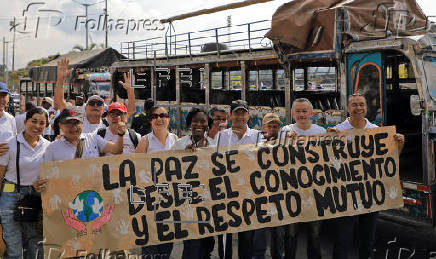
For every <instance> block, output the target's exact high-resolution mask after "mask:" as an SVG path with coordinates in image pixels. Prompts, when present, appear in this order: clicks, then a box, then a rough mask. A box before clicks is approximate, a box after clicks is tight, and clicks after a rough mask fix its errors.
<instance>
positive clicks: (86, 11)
mask: <svg viewBox="0 0 436 259" xmlns="http://www.w3.org/2000/svg"><path fill="white" fill-rule="evenodd" d="M73 1H74V2H76V3H78V4H80V5H82V6H84V7H85V17H86V21H85V30H86V49H88V48H89V46H88V7H90V6H92V5H96V4H99V3H102V2H103V1H100V2H96V3H93V4H84V3H80V2H77V1H75V0H73Z"/></svg>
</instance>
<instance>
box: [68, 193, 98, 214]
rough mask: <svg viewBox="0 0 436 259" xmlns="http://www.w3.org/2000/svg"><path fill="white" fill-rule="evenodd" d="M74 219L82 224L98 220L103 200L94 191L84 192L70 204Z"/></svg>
mask: <svg viewBox="0 0 436 259" xmlns="http://www.w3.org/2000/svg"><path fill="white" fill-rule="evenodd" d="M70 208H71V209H72V210H73V213H74V215H75V216H76V218H77V219H78V220H80V221H82V222H90V221H93V220H94V219H96V218H98V217H99V216H100V215H101V213H102V211H103V199H102V198H101V196H100V194H98V193H97V192H95V191H90V190H87V191H84V192H81V193H79V194H78V195H77V197H76V198H75V199H74V201H73V202H72V203H71V202H70Z"/></svg>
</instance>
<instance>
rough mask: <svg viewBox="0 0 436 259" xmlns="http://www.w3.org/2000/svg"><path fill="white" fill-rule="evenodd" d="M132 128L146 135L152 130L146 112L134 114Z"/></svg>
mask: <svg viewBox="0 0 436 259" xmlns="http://www.w3.org/2000/svg"><path fill="white" fill-rule="evenodd" d="M131 128H132V129H133V130H135V131H136V132H137V133H139V134H141V136H144V135H146V134H148V133H150V132H151V123H150V121H149V120H148V117H147V114H146V113H145V112H138V113H135V114H134V115H133V118H132V126H131Z"/></svg>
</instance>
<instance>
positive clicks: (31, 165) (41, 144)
mask: <svg viewBox="0 0 436 259" xmlns="http://www.w3.org/2000/svg"><path fill="white" fill-rule="evenodd" d="M17 140H18V142H19V143H20V157H19V163H20V184H21V185H32V183H33V182H34V181H35V180H36V179H37V178H38V176H39V165H40V164H41V163H43V162H44V153H45V152H46V150H47V147H48V146H49V145H50V141H48V140H46V139H44V138H43V137H41V136H39V140H38V143H37V144H36V146H35V147H34V148H33V147H31V146H30V145H29V143H27V141H26V140H25V139H24V137H23V133H20V134H18V136H17V137H16V138H10V139H9V141H8V145H9V151H8V152H7V153H6V154H4V155H3V156H1V157H0V165H3V166H7V169H6V174H5V179H6V180H8V181H10V182H14V183H17V171H16V165H15V163H16V161H15V160H16V156H17Z"/></svg>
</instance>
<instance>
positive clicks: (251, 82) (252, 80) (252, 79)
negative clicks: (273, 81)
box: [248, 70, 258, 91]
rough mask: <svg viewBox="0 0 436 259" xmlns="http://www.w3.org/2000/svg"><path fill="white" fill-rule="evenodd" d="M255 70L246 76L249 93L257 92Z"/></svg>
mask: <svg viewBox="0 0 436 259" xmlns="http://www.w3.org/2000/svg"><path fill="white" fill-rule="evenodd" d="M257 72H258V71H257V70H254V71H253V70H252V71H250V72H249V74H248V89H249V90H251V91H255V90H257Z"/></svg>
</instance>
